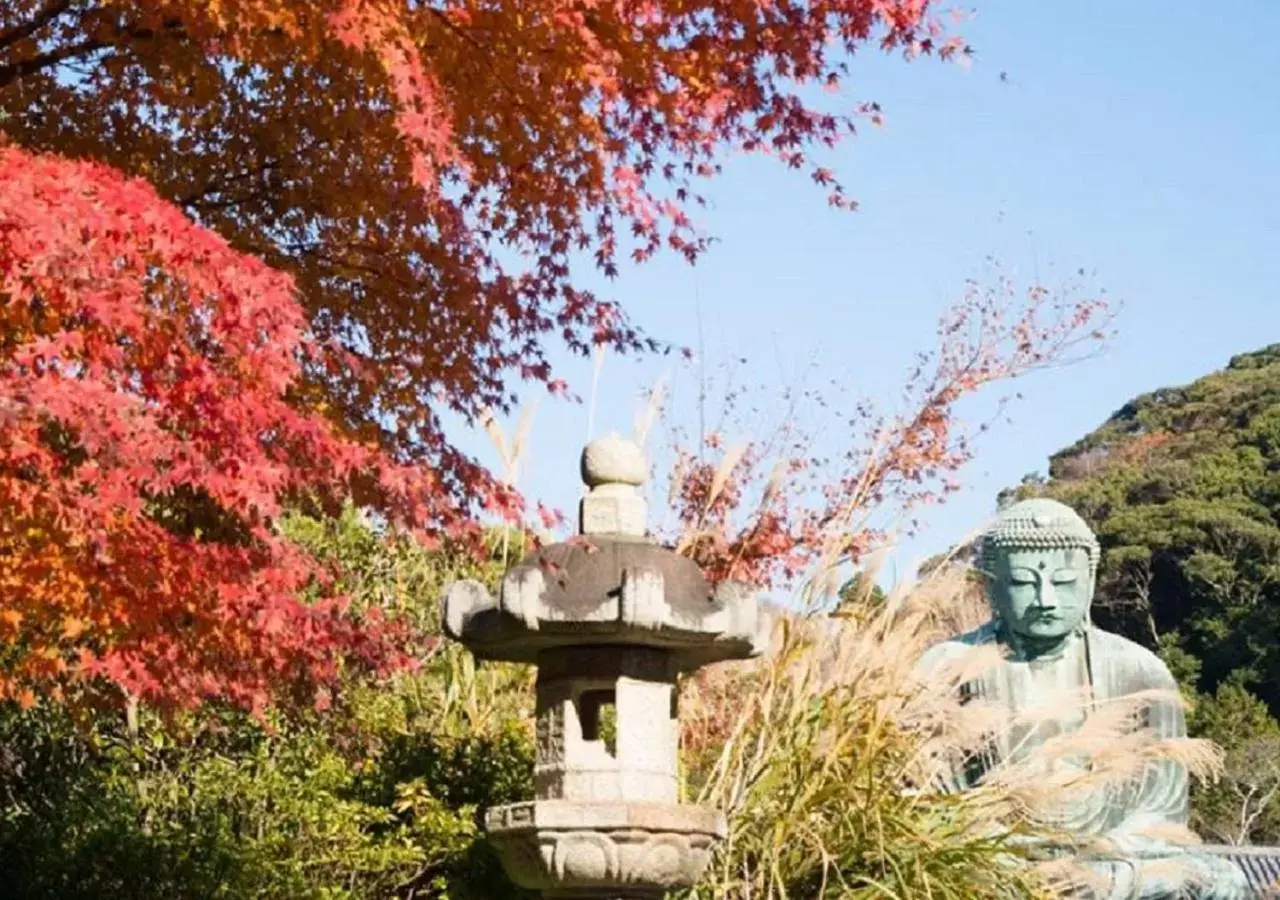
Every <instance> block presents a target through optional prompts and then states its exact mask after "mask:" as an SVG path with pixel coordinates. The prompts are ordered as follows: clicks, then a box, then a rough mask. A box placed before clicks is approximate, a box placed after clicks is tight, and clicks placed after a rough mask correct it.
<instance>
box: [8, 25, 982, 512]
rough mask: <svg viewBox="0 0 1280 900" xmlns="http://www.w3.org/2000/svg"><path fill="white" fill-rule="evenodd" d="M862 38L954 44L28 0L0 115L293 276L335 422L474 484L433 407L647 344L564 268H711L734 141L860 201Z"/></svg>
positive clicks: (464, 485)
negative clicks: (854, 74) (842, 156)
mask: <svg viewBox="0 0 1280 900" xmlns="http://www.w3.org/2000/svg"><path fill="white" fill-rule="evenodd" d="M867 44H872V45H875V44H879V45H880V46H881V47H883V48H884V49H885V50H897V51H901V52H903V53H906V54H908V55H918V54H923V53H931V52H936V53H938V54H940V55H943V56H950V55H952V54H953V53H956V52H959V51H960V50H961V49H963V48H962V45H961V44H960V43H959V42H958V41H957V40H955V39H949V38H946V37H945V36H944V33H943V27H942V24H941V22H940V21H939V19H938V17H937V16H936V15H935V14H934V13H933V12H932V11H931V9H930V4H929V3H927V2H926V0H833V2H823V3H757V2H754V0H697V2H693V3H686V2H670V0H663V2H643V3H641V2H595V0H591V2H582V0H520V2H515V3H513V2H508V0H439V2H431V3H407V2H403V0H400V2H396V0H315V2H308V3H296V2H285V0H217V2H211V0H185V2H161V0H144V2H134V0H130V2H110V0H107V2H86V0H18V2H13V3H6V4H4V5H3V9H0V114H2V115H3V125H2V126H0V127H3V129H4V131H5V132H6V133H7V134H8V135H10V137H11V138H12V139H13V140H15V141H17V142H19V143H21V144H22V145H24V146H26V147H28V148H32V149H36V150H43V151H55V152H60V153H66V154H69V155H71V156H75V157H90V158H94V159H97V160H101V161H104V162H107V163H109V164H110V165H113V166H115V167H117V168H119V169H121V170H122V171H124V172H127V173H129V174H134V175H140V176H142V177H145V178H146V179H147V180H148V181H150V182H151V183H152V184H154V185H155V186H156V188H157V190H158V191H159V192H160V194H161V195H162V196H164V197H166V198H168V199H170V200H172V201H173V202H175V203H177V204H178V205H179V206H181V207H182V208H183V209H184V210H186V211H187V212H188V213H189V214H190V215H191V216H193V217H194V218H195V219H196V220H197V221H199V222H201V223H203V224H205V225H207V226H209V227H211V228H213V229H214V230H216V231H218V232H219V233H220V234H222V235H223V236H225V237H226V238H227V239H228V240H229V241H230V242H231V243H232V244H233V246H235V247H236V248H237V249H240V250H243V251H246V252H250V253H254V254H255V255H258V256H260V257H262V258H263V259H264V260H266V261H267V262H269V263H270V264H272V265H274V266H276V267H279V268H281V269H284V270H287V271H290V272H292V273H293V274H294V276H295V278H296V280H297V283H298V286H299V290H300V297H301V299H302V302H303V303H304V305H305V307H306V309H307V311H308V313H309V319H310V322H311V325H312V327H313V328H314V329H315V330H316V332H317V334H318V336H320V337H321V338H323V339H333V340H337V341H339V342H341V343H342V344H343V345H344V346H345V348H346V349H347V350H348V351H349V352H350V353H352V354H355V355H356V356H358V357H359V359H360V361H361V363H362V365H360V366H351V367H344V368H343V369H342V370H340V371H334V372H327V373H325V377H324V379H323V382H324V385H325V388H326V391H327V393H328V396H329V398H330V401H331V403H332V406H333V411H334V413H335V414H341V415H342V416H344V417H345V418H346V420H347V421H349V422H350V423H352V425H353V427H358V428H359V429H360V431H361V433H362V434H363V435H365V436H367V437H369V438H370V439H372V440H376V441H378V442H379V443H381V444H383V445H384V446H391V447H394V448H396V450H397V451H398V452H404V453H408V454H410V455H412V456H413V457H414V458H417V459H422V460H426V461H429V462H430V463H431V464H432V465H433V466H434V467H435V468H436V469H437V470H438V471H439V472H440V473H441V475H442V477H443V478H445V479H446V481H445V485H446V486H447V487H448V488H449V489H450V490H452V491H453V492H454V493H455V495H456V496H457V497H459V498H461V499H464V500H465V499H466V498H467V497H468V495H469V489H470V481H471V480H472V479H473V478H474V477H476V476H477V474H478V473H477V471H476V469H475V467H474V466H472V465H471V464H470V462H469V461H468V460H466V459H464V458H462V457H461V456H460V455H459V454H457V453H456V452H455V451H454V450H453V448H452V447H451V445H450V444H449V443H448V442H447V441H446V439H445V437H444V435H443V434H442V430H441V423H440V419H439V414H440V412H441V411H442V410H444V409H448V408H452V409H454V410H456V411H459V412H461V413H463V414H466V415H475V414H477V413H478V412H479V411H481V410H482V409H484V408H486V407H492V408H495V409H501V408H504V407H505V406H507V404H508V402H509V401H510V400H511V399H512V390H513V387H514V383H515V382H516V381H517V380H519V379H530V380H533V381H540V382H544V383H547V384H549V385H550V386H552V387H553V388H556V389H563V388H564V387H565V386H564V385H563V384H562V383H561V382H559V381H557V380H556V378H555V375H554V373H553V372H552V371H551V369H550V367H549V365H548V363H547V360H546V356H545V349H546V344H547V339H548V338H550V339H553V340H563V341H564V342H567V344H568V345H569V346H571V347H575V348H579V349H584V348H588V347H590V346H591V345H592V344H594V343H595V342H598V341H602V342H605V343H607V344H609V345H611V346H614V347H618V348H638V347H648V346H656V345H654V344H651V343H650V342H647V341H645V340H643V339H642V338H641V336H640V335H638V334H636V333H635V332H634V330H632V329H631V328H630V327H629V326H628V325H627V323H626V321H625V319H624V318H623V316H622V314H621V311H620V310H618V309H617V308H615V307H614V306H613V305H612V304H611V303H608V302H606V301H604V300H601V299H600V298H598V297H596V296H594V295H593V294H592V293H590V292H588V291H585V290H583V289H581V287H580V284H581V280H580V278H578V277H575V276H574V274H573V272H571V267H573V269H574V270H575V271H577V272H578V274H579V275H580V274H581V270H582V268H583V267H584V266H586V267H590V266H592V265H594V266H596V267H598V268H599V269H600V270H601V271H603V272H605V273H608V274H613V273H615V272H616V271H617V269H618V265H619V262H620V261H621V260H624V259H626V258H627V257H628V255H632V256H634V257H635V258H638V259H643V258H647V257H648V256H650V255H651V254H653V253H655V252H657V251H659V250H661V249H663V248H666V249H669V250H671V251H674V252H677V253H681V254H684V255H686V256H688V257H689V258H690V259H693V258H695V257H696V256H697V255H698V254H699V253H700V252H701V251H702V250H703V248H704V247H705V246H706V235H703V234H702V233H700V232H699V231H698V230H697V228H696V223H695V222H694V221H693V219H692V218H691V211H692V210H694V209H696V207H697V205H698V204H699V203H700V201H701V198H700V196H699V193H698V191H699V186H700V183H702V182H705V180H706V179H707V178H708V177H710V176H713V175H715V174H716V172H718V171H719V167H720V162H721V161H722V160H723V158H724V157H725V156H726V155H728V154H732V153H735V152H740V151H746V152H753V153H764V154H769V155H771V156H775V157H777V158H778V159H779V160H780V161H781V163H782V164H784V165H787V166H790V167H795V168H802V169H803V168H806V167H807V168H809V170H810V174H811V175H812V176H813V178H814V180H816V181H817V182H819V183H820V184H822V185H824V186H825V189H826V190H828V191H829V193H830V196H831V199H832V201H833V202H834V203H836V204H838V205H847V203H848V201H847V199H846V197H845V194H844V192H843V191H842V189H841V188H840V186H839V184H838V183H837V182H836V181H835V180H834V178H833V176H832V174H831V173H830V172H827V171H825V170H823V169H821V168H817V167H815V166H814V165H813V164H812V163H811V162H810V153H811V151H812V150H813V148H815V147H823V146H827V145H831V144H834V143H835V142H837V141H838V140H839V139H840V138H841V137H842V136H844V135H846V134H848V133H850V132H851V131H852V130H853V128H854V126H855V124H856V123H857V122H858V121H859V120H860V119H862V118H863V117H865V116H873V115H876V111H875V109H874V106H873V105H870V104H867V103H863V102H856V101H853V100H850V99H848V98H847V97H845V98H843V99H840V100H836V101H833V102H830V103H826V104H817V103H816V102H815V100H814V97H815V96H817V92H816V91H814V90H812V88H814V87H822V88H825V89H831V90H834V89H837V88H841V87H842V86H844V84H845V82H846V81H847V77H848V75H847V71H846V66H847V63H848V59H849V55H850V54H851V53H853V52H854V51H856V50H858V49H859V48H861V47H863V46H865V45H867Z"/></svg>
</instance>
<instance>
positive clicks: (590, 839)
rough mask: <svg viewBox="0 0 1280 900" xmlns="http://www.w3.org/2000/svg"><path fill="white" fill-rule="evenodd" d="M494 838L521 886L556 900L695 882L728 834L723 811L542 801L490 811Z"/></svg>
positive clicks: (656, 890)
mask: <svg viewBox="0 0 1280 900" xmlns="http://www.w3.org/2000/svg"><path fill="white" fill-rule="evenodd" d="M486 824H487V827H488V831H489V840H490V841H491V842H492V844H493V845H494V847H495V849H497V851H498V856H499V858H500V859H501V860H502V865H503V868H505V869H506V871H507V875H508V876H509V877H510V878H511V880H512V881H514V882H515V883H516V884H518V885H520V887H522V888H525V889H527V890H534V891H541V892H542V893H543V896H544V897H547V898H557V900H588V898H591V900H603V898H608V900H651V898H659V897H661V896H662V895H663V893H665V892H666V891H672V890H677V889H679V888H684V887H689V886H690V885H692V884H694V883H695V882H696V881H697V880H698V879H699V878H700V877H701V876H702V873H703V872H704V871H705V870H706V868H707V866H708V865H709V864H710V862H711V850H712V847H713V845H714V844H715V842H716V841H717V840H719V839H720V838H721V837H723V836H724V834H725V820H724V816H722V815H721V814H720V813H719V812H718V811H716V810H711V809H706V808H704V807H701V806H690V805H684V804H665V803H577V802H572V801H566V800H538V801H534V802H531V803H516V804H512V805H510V806H499V807H496V808H494V809H492V810H490V812H489V815H488V817H487V822H486Z"/></svg>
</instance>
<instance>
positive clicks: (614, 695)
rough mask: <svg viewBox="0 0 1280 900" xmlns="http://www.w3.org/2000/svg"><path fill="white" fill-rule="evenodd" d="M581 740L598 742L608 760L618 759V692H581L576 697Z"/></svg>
mask: <svg viewBox="0 0 1280 900" xmlns="http://www.w3.org/2000/svg"><path fill="white" fill-rule="evenodd" d="M577 707H578V722H579V724H580V725H581V727H582V739H583V740H584V741H586V742H588V743H594V742H599V743H600V744H601V745H602V746H603V747H604V751H605V753H607V754H609V756H610V758H612V759H617V758H618V692H617V690H616V689H614V688H598V689H594V690H590V691H583V692H582V693H581V694H580V695H579V696H578V703H577Z"/></svg>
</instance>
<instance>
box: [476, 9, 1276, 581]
mask: <svg viewBox="0 0 1280 900" xmlns="http://www.w3.org/2000/svg"><path fill="white" fill-rule="evenodd" d="M1215 7H1216V8H1217V9H1221V10H1228V11H1229V13H1230V16H1231V17H1230V18H1229V19H1225V20H1222V19H1219V18H1217V16H1216V15H1215ZM962 33H963V34H964V36H965V37H966V38H967V39H968V40H969V42H970V43H971V44H972V45H973V47H974V49H975V51H976V57H975V59H974V61H973V64H972V65H971V66H969V67H968V68H967V69H965V68H961V67H958V66H955V65H946V64H940V63H937V62H933V61H929V60H923V61H919V62H915V63H911V64H907V63H905V62H903V61H902V60H901V59H899V58H887V57H884V56H882V55H881V54H879V53H877V52H871V51H868V52H867V53H866V54H864V55H863V56H861V57H860V58H859V59H857V60H856V61H855V62H854V69H853V71H854V76H855V77H854V81H853V82H852V86H851V88H850V89H851V90H852V91H853V92H854V93H855V94H856V99H867V100H876V101H879V102H880V103H881V105H882V106H883V107H884V110H885V115H886V123H885V126H884V127H883V128H882V129H874V128H870V127H868V128H866V129H864V131H863V132H862V133H861V134H860V135H859V136H858V137H857V138H855V139H853V140H851V141H849V142H848V143H846V144H845V145H843V146H842V147H841V148H840V150H839V151H838V152H837V153H836V154H834V156H833V158H832V165H833V167H835V168H836V169H837V170H838V172H839V174H840V176H841V177H842V179H843V180H844V182H845V184H846V186H847V188H848V190H849V192H850V194H851V195H852V196H854V197H855V198H856V199H857V200H858V201H859V204H860V210H859V211H858V212H857V213H854V214H848V213H839V212H833V211H829V210H828V209H827V207H826V204H825V200H824V195H823V193H822V191H821V190H820V189H818V188H816V187H815V186H814V185H812V184H811V183H810V182H809V181H808V179H807V178H806V177H805V176H804V175H803V174H802V173H797V172H789V171H786V170H784V169H783V168H781V167H780V166H778V165H776V164H774V163H772V162H770V161H767V160H735V161H734V162H732V163H731V164H730V165H729V167H728V169H727V171H726V174H725V175H724V177H722V178H721V179H719V180H718V181H716V182H714V183H713V184H712V185H711V188H710V197H711V198H712V200H713V208H712V209H711V210H709V211H707V212H706V213H705V214H704V215H703V216H702V218H701V219H700V220H699V224H701V225H702V226H704V227H705V228H706V229H707V230H708V231H710V232H712V233H713V234H715V235H716V236H717V237H718V238H719V244H718V245H717V246H716V247H715V248H714V249H713V250H712V252H711V253H710V254H709V255H708V256H706V257H705V258H703V259H702V260H701V261H700V262H699V263H698V264H697V265H696V266H695V267H693V268H690V267H689V266H688V265H686V264H684V263H683V262H681V261H678V260H675V259H667V260H662V261H657V262H653V263H650V264H647V265H645V266H643V267H640V268H636V269H624V270H623V272H622V275H621V277H620V278H619V279H618V280H617V281H615V282H613V283H611V284H606V285H604V286H603V291H604V292H605V293H606V294H607V295H609V296H611V297H613V298H615V299H617V300H619V301H620V302H621V303H622V304H623V306H624V307H625V308H626V309H627V310H628V312H629V313H630V315H631V316H632V318H633V320H634V321H635V322H636V323H637V324H638V325H640V326H642V327H643V328H644V329H645V330H646V331H647V332H649V333H650V334H652V335H654V336H656V337H659V338H662V339H665V340H670V341H672V342H674V343H677V344H684V345H691V346H693V345H696V344H697V342H698V335H699V327H698V323H699V320H701V323H702V335H703V341H704V348H705V354H704V355H705V358H706V363H707V365H709V366H716V365H717V364H719V363H723V362H724V361H725V360H727V359H728V358H730V357H735V356H737V355H740V354H741V355H744V356H746V357H747V358H748V359H749V360H751V374H750V377H751V378H752V379H754V380H755V381H758V382H770V383H776V384H778V385H782V384H784V383H787V382H790V383H795V381H796V379H797V377H798V376H799V373H800V372H801V371H802V370H806V369H807V368H808V369H811V371H810V372H809V375H808V377H809V378H810V379H814V380H818V381H826V380H830V379H836V380H838V381H840V382H841V383H843V384H847V385H849V386H850V388H851V389H852V390H853V391H855V392H856V393H859V394H862V395H865V396H867V397H870V398H871V399H873V400H876V401H877V402H882V403H887V404H892V402H893V401H894V399H895V397H896V395H897V392H898V391H899V389H900V386H901V384H902V381H903V378H904V374H905V371H906V368H907V365H908V363H909V362H910V359H911V357H912V354H914V353H915V352H916V351H918V350H920V349H924V348H927V347H929V346H931V345H932V343H933V339H934V326H935V324H936V321H937V317H938V315H939V314H940V313H941V312H942V310H943V309H944V308H945V307H946V306H947V305H948V304H949V303H950V302H951V301H953V300H954V299H955V298H956V297H957V296H958V295H959V293H960V292H961V290H962V288H963V283H964V281H965V279H966V278H968V277H972V276H980V275H981V274H982V272H983V271H984V265H983V260H984V259H985V258H986V257H988V256H993V257H995V258H996V259H998V260H1000V261H1001V263H1002V265H1003V266H1004V268H1005V269H1006V271H1008V272H1010V273H1012V274H1014V275H1015V276H1016V277H1019V278H1021V279H1022V280H1024V281H1027V280H1031V279H1033V278H1035V277H1037V276H1038V277H1039V278H1040V279H1041V280H1044V281H1047V282H1049V283H1054V282H1055V281H1057V280H1058V278H1059V275H1055V272H1057V273H1060V275H1061V276H1064V277H1065V275H1067V274H1069V273H1071V272H1074V271H1075V270H1076V269H1078V268H1084V269H1087V270H1089V271H1090V272H1092V273H1093V275H1092V278H1091V280H1090V284H1091V285H1093V286H1096V287H1101V288H1105V289H1106V291H1107V293H1108V294H1109V295H1110V296H1112V297H1113V298H1116V299H1119V300H1122V301H1123V303H1124V308H1123V310H1122V312H1121V315H1120V318H1119V320H1118V322H1117V327H1118V329H1119V334H1118V336H1117V338H1116V339H1115V340H1114V341H1113V342H1112V343H1111V344H1110V345H1109V346H1108V347H1107V348H1106V350H1105V353H1104V355H1102V356H1101V357H1099V358H1097V359H1093V360H1090V361H1088V362H1085V363H1082V364H1080V365H1077V366H1074V367H1071V368H1067V369H1061V370H1056V371H1049V372H1044V373H1040V374H1037V375H1034V376H1032V377H1030V378H1028V379H1026V380H1025V381H1024V382H1022V383H1020V384H1019V385H1018V388H1019V389H1020V390H1021V391H1022V392H1023V395H1024V399H1023V400H1021V401H1020V402H1018V403H1016V404H1015V405H1013V406H1012V407H1011V409H1010V413H1011V416H1012V422H1011V423H1010V424H1003V425H1000V426H998V427H997V428H996V429H995V431H994V432H992V433H991V434H989V435H988V436H986V438H985V439H984V440H983V441H982V442H981V443H980V445H979V456H978V459H977V460H976V461H975V462H974V463H973V464H972V465H971V466H970V467H969V468H968V469H967V470H966V471H965V472H964V473H963V481H964V483H965V485H966V489H965V490H964V491H963V492H962V493H961V494H959V495H958V496H956V497H954V498H952V500H951V501H949V502H948V503H947V504H945V505H943V506H939V507H934V508H931V509H928V510H926V511H924V514H923V516H922V519H923V522H924V524H925V526H926V528H925V530H924V531H923V532H922V533H921V534H920V535H919V536H918V537H916V538H915V539H913V540H911V541H908V542H906V543H905V544H904V545H903V546H902V548H901V550H900V551H899V552H898V553H897V554H896V555H895V561H896V565H897V566H898V567H899V571H901V570H902V568H904V567H906V566H907V565H909V564H910V563H911V561H912V560H915V559H917V558H919V557H920V556H922V555H924V554H927V553H930V552H932V551H934V550H936V549H941V548H943V547H945V546H946V545H947V544H949V543H950V542H951V541H953V540H955V539H956V538H958V537H960V536H962V535H964V534H965V533H966V532H968V531H969V530H970V529H971V528H972V527H974V526H975V525H977V524H978V523H980V522H981V521H982V519H983V518H984V517H986V516H988V515H989V514H990V512H991V511H992V509H993V503H994V497H995V494H996V492H997V491H998V490H999V489H1000V488H1001V487H1004V486H1007V485H1009V484H1012V483H1015V482H1016V481H1017V480H1018V479H1019V478H1020V477H1021V476H1022V475H1023V474H1024V473H1027V472H1030V471H1034V470H1043V469H1044V468H1045V465H1046V459H1047V457H1048V455H1049V454H1050V453H1052V452H1054V451H1055V450H1058V449H1060V448H1062V447H1063V446H1065V445H1067V444H1069V443H1071V442H1072V441H1074V440H1075V439H1076V438H1078V437H1080V436H1081V435H1083V434H1084V433H1086V432H1087V431H1089V430H1091V429H1092V428H1094V427H1096V426H1097V425H1098V424H1100V423H1101V422H1102V421H1103V420H1104V419H1105V418H1106V417H1107V416H1108V415H1109V414H1110V413H1111V412H1112V411H1114V410H1115V409H1116V408H1118V407H1119V406H1120V405H1122V404H1123V403H1124V402H1125V401H1126V400H1127V399H1129V398H1130V397H1132V396H1133V395H1135V394H1138V393H1141V392H1143V391H1146V390H1150V389H1152V388H1155V387H1159V386H1162V385H1167V384H1177V383H1182V382H1186V381H1189V380H1192V379H1194V378H1196V377H1198V376H1199V375H1202V374H1204V373H1207V372H1209V371H1211V370H1213V369H1216V368H1219V367H1221V366H1222V365H1224V364H1225V363H1226V361H1227V359H1228V358H1229V357H1230V356H1231V355H1232V354H1234V353H1237V352H1241V351H1245V350H1250V349H1254V348H1256V347H1259V346H1261V345H1263V344H1266V343H1269V342H1275V341H1280V287H1278V286H1280V54H1278V53H1277V50H1276V47H1277V46H1278V45H1280V3H1276V2H1274V0H1252V2H1248V0H1236V2H1234V3H1231V4H1222V5H1218V4H1208V3H1196V2H1190V0H1185V2H1174V3H1169V2H1167V0H1166V2H1161V3H1157V2H1155V0H1128V2H1102V0H1085V2H1079V0H1077V2H1065V0H1054V2H1036V3H1030V2H1025V0H1024V2H1014V0H983V2H981V3H980V4H979V6H978V9H977V15H976V17H975V18H974V19H973V20H971V21H970V22H968V23H967V24H966V25H964V26H963V28H962ZM1002 72H1004V73H1007V79H1004V80H1002V78H1001V77H1000V76H1001V73H1002ZM554 361H555V362H556V363H557V364H559V365H560V367H561V369H560V371H561V374H562V375H564V376H565V377H567V378H568V379H569V381H570V383H571V384H572V385H573V387H574V388H575V389H577V390H579V391H582V392H585V391H586V388H587V384H588V381H589V378H590V366H589V364H587V363H584V362H582V361H578V360H573V359H569V358H567V357H565V356H563V355H557V356H556V357H554ZM672 366H673V363H672V362H671V360H646V361H641V362H634V361H629V360H621V359H617V358H608V359H606V360H605V363H604V366H603V370H602V378H601V384H600V394H599V399H598V407H597V413H596V431H597V433H599V432H600V431H602V430H607V429H609V428H617V429H619V430H622V431H627V430H629V428H630V424H631V420H632V413H633V409H634V406H635V397H636V395H637V392H638V391H639V390H641V389H643V388H644V387H646V386H648V385H651V384H652V383H653V382H654V380H655V379H656V378H657V377H658V375H659V374H661V373H662V372H664V371H667V370H669V369H671V368H672ZM675 379H676V381H675V383H676V386H677V390H683V391H685V392H687V391H688V390H689V388H690V386H691V385H692V384H693V383H694V382H693V376H691V375H690V374H689V373H686V374H683V375H681V374H679V373H676V374H675ZM686 408H687V407H686ZM585 430H586V412H585V410H584V408H583V407H581V406H574V405H570V404H567V403H563V402H557V401H553V400H551V399H550V398H543V399H541V400H540V401H539V406H538V409H537V413H536V419H535V422H534V427H533V434H532V441H531V446H530V453H529V456H528V458H527V464H526V468H525V472H524V474H523V476H522V478H521V481H520V486H521V487H522V489H524V490H525V491H526V492H527V493H529V494H530V495H532V496H534V497H538V498H541V499H544V500H546V501H548V502H552V503H555V504H557V505H561V506H562V507H564V508H566V509H569V508H572V505H573V503H574V502H575V499H576V497H577V492H578V489H577V476H576V468H577V467H576V462H577V454H578V452H579V450H580V447H581V445H582V442H583V439H584V437H585ZM459 437H460V439H461V443H462V444H463V445H464V446H466V447H468V448H469V449H472V450H474V452H476V453H477V455H479V456H480V458H481V459H483V460H484V461H486V462H490V463H492V462H495V457H494V454H493V452H492V451H491V450H490V449H489V447H488V445H487V443H486V442H485V441H484V440H483V439H481V438H479V437H478V436H475V435H466V434H463V435H459ZM747 437H749V435H748V436H747ZM827 437H828V438H829V439H830V440H831V441H833V442H834V446H839V444H840V442H841V441H842V440H844V439H845V438H844V436H843V435H841V433H840V428H839V426H838V425H836V424H834V423H833V425H832V427H831V430H830V434H829V435H827ZM848 439H849V440H852V436H849V438H848Z"/></svg>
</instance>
